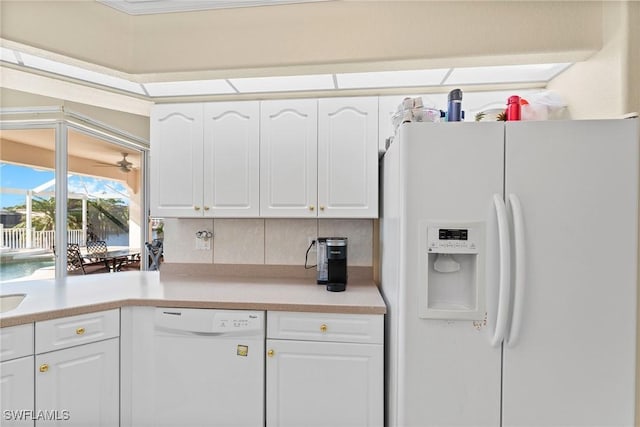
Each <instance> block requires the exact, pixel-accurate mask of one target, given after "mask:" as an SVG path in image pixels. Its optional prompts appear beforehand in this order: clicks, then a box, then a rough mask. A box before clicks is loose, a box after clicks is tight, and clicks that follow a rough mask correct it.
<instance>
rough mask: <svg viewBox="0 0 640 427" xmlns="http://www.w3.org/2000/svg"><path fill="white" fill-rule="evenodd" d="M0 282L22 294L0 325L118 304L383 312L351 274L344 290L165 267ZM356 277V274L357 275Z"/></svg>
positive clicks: (364, 282) (371, 287)
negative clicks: (21, 298)
mask: <svg viewBox="0 0 640 427" xmlns="http://www.w3.org/2000/svg"><path fill="white" fill-rule="evenodd" d="M168 270H169V271H167V272H166V273H165V272H163V273H162V274H159V273H158V272H137V271H134V272H122V273H115V274H94V275H87V276H73V277H67V278H65V279H58V280H37V281H24V282H12V283H3V284H2V285H0V295H9V294H26V295H27V296H26V298H25V299H24V301H22V303H21V304H20V305H19V306H18V307H17V308H15V309H13V310H10V311H7V312H5V313H0V327H5V326H13V325H19V324H23V323H30V322H36V321H41V320H47V319H54V318H58V317H64V316H71V315H75V314H83V313H89V312H94V311H99V310H106V309H110V308H118V307H122V306H135V305H145V306H158V307H191V308H222V309H247V310H249V309H250V310H275V311H303V312H304V311H307V312H324V313H353V314H384V313H385V312H386V306H385V304H384V301H383V299H382V296H381V295H380V292H379V291H378V288H377V287H376V285H375V283H374V282H373V281H372V280H371V279H369V278H366V277H353V278H352V276H351V275H350V278H349V283H348V285H347V290H346V291H345V292H328V291H327V290H326V289H325V287H324V286H320V285H316V283H315V281H314V280H313V278H310V277H305V278H300V277H287V275H286V274H284V275H282V276H280V277H270V276H274V275H273V274H272V275H269V274H265V275H261V276H238V275H219V274H217V273H216V274H215V275H211V274H204V272H203V271H202V270H198V269H192V271H189V269H182V270H171V269H168ZM356 276H357V275H356Z"/></svg>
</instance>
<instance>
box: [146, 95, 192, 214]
mask: <svg viewBox="0 0 640 427" xmlns="http://www.w3.org/2000/svg"><path fill="white" fill-rule="evenodd" d="M202 132H203V129H202V104H166V105H156V106H155V107H154V108H153V109H152V111H151V188H150V190H151V214H152V215H153V216H158V217H194V216H202V213H201V211H202V183H203V181H202V172H203V161H202V149H203V136H202Z"/></svg>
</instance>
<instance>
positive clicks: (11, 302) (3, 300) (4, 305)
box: [0, 294, 27, 313]
mask: <svg viewBox="0 0 640 427" xmlns="http://www.w3.org/2000/svg"><path fill="white" fill-rule="evenodd" d="M26 296H27V294H11V295H0V313H4V312H6V311H9V310H13V309H14V308H16V307H18V306H19V305H20V303H21V302H22V301H23V300H24V298H25V297H26Z"/></svg>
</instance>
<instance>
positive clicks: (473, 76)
mask: <svg viewBox="0 0 640 427" xmlns="http://www.w3.org/2000/svg"><path fill="white" fill-rule="evenodd" d="M570 65H571V64H569V63H562V64H527V65H503V66H494V67H468V68H454V69H453V71H452V72H451V74H450V75H449V77H448V78H447V79H446V80H445V81H444V84H445V85H460V84H489V83H524V82H546V81H549V80H551V79H552V78H554V77H555V76H557V75H558V74H559V73H561V72H562V71H564V70H565V69H566V68H567V67H569V66H570Z"/></svg>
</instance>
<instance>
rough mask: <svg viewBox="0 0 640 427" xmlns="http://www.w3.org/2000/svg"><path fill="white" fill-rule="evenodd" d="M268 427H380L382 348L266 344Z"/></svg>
mask: <svg viewBox="0 0 640 427" xmlns="http://www.w3.org/2000/svg"><path fill="white" fill-rule="evenodd" d="M267 349H268V350H267V355H268V357H267V368H266V372H267V388H266V390H267V396H266V401H267V427H276V426H277V427H289V426H291V427H299V426H307V427H314V426H317V427H326V426H341V427H347V426H358V427H364V426H382V425H383V408H384V390H383V372H384V366H383V346H382V345H381V344H351V343H331V342H329V343H327V342H313V341H287V340H267Z"/></svg>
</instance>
